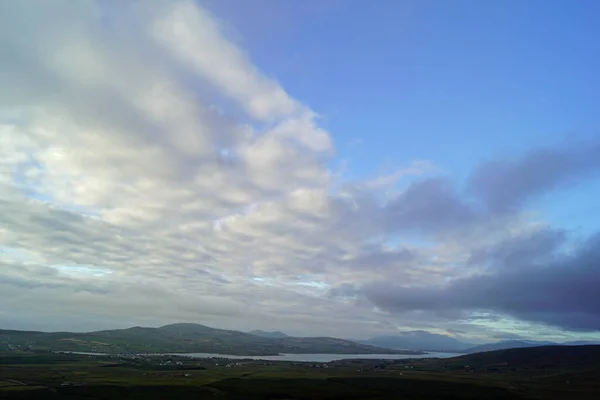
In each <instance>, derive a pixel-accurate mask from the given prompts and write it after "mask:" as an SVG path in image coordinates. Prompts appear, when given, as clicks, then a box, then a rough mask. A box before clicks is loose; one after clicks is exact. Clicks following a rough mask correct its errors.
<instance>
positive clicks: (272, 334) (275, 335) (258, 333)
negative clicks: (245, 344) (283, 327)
mask: <svg viewBox="0 0 600 400" xmlns="http://www.w3.org/2000/svg"><path fill="white" fill-rule="evenodd" d="M248 333H250V334H251V335H256V336H261V337H266V338H277V339H281V338H286V337H289V336H288V335H286V334H285V333H283V332H280V331H270V332H267V331H261V330H256V331H250V332H248Z"/></svg>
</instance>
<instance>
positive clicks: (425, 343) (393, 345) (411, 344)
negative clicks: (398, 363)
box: [360, 331, 473, 352]
mask: <svg viewBox="0 0 600 400" xmlns="http://www.w3.org/2000/svg"><path fill="white" fill-rule="evenodd" d="M360 343H363V344H369V345H372V346H379V347H387V348H389V349H408V350H423V351H447V352H461V351H462V350H465V349H467V348H469V347H472V346H473V344H471V343H464V342H461V341H460V340H457V339H454V338H453V337H450V336H447V335H439V334H436V333H430V332H427V331H409V332H400V333H398V334H396V335H390V336H377V337H373V338H371V339H369V340H361V341H360Z"/></svg>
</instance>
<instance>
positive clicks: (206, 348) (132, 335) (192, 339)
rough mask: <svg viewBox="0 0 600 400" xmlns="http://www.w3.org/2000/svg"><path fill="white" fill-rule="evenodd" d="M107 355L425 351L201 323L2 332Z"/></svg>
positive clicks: (7, 342)
mask: <svg viewBox="0 0 600 400" xmlns="http://www.w3.org/2000/svg"><path fill="white" fill-rule="evenodd" d="M9 346H12V347H15V346H19V347H21V348H26V347H30V348H32V349H43V350H57V351H82V352H101V353H123V352H140V353H141V352H143V353H218V354H237V355H276V354H279V353H330V354H366V353H370V354H385V353H388V354H389V353H396V354H419V353H418V352H406V351H394V350H390V349H384V348H381V347H374V346H369V345H364V344H359V343H355V342H352V341H348V340H342V339H335V338H326V337H323V338H294V337H285V338H266V337H261V336H257V335H253V334H249V333H243V332H238V331H231V330H224V329H215V328H210V327H207V326H204V325H199V324H173V325H166V326H163V327H160V328H143V327H133V328H128V329H117V330H107V331H98V332H89V333H71V332H54V333H45V332H32V331H8V330H0V347H9Z"/></svg>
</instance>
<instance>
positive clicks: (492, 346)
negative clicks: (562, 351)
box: [465, 340, 558, 353]
mask: <svg viewBox="0 0 600 400" xmlns="http://www.w3.org/2000/svg"><path fill="white" fill-rule="evenodd" d="M553 345H554V346H556V345H558V343H554V342H539V341H536V340H502V341H500V342H497V343H488V344H482V345H480V346H474V347H471V348H468V349H466V350H465V352H466V353H481V352H483V351H494V350H505V349H519V348H525V347H538V346H553Z"/></svg>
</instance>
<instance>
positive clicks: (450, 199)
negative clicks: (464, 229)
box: [383, 178, 477, 232]
mask: <svg viewBox="0 0 600 400" xmlns="http://www.w3.org/2000/svg"><path fill="white" fill-rule="evenodd" d="M383 213H384V215H385V217H384V219H385V221H384V223H385V224H386V225H387V228H388V230H390V231H414V232H432V231H438V230H446V229H452V228H455V227H457V226H462V225H465V224H468V223H471V222H473V221H474V220H475V219H476V218H477V212H476V210H475V209H474V207H473V206H472V205H471V204H469V202H468V201H467V200H466V199H465V198H464V196H461V194H460V193H459V192H458V191H457V189H456V187H455V185H454V184H453V183H452V182H451V181H449V180H448V179H444V178H430V179H426V180H422V181H418V182H414V183H412V184H411V185H410V186H409V188H408V189H407V190H406V191H405V192H403V193H402V194H401V195H400V196H398V197H396V198H395V199H393V200H392V201H390V202H389V203H388V204H387V205H386V207H385V209H384V210H383Z"/></svg>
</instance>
